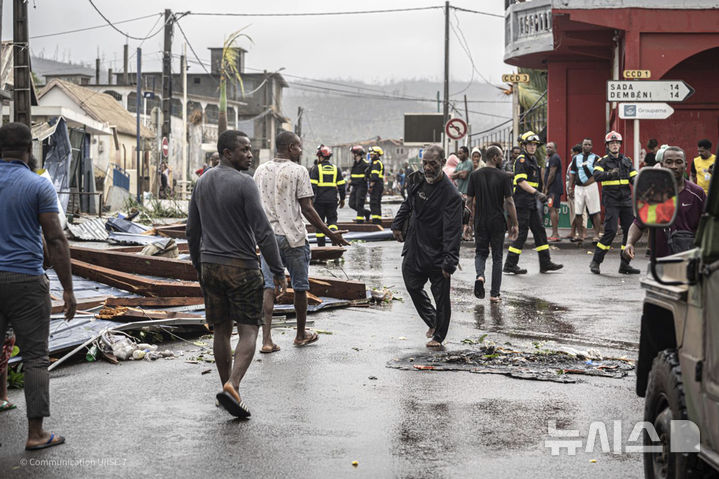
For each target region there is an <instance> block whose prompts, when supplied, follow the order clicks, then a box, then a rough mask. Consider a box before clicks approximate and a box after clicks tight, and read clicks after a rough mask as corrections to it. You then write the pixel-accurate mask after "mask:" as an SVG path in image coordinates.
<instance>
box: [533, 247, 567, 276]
mask: <svg viewBox="0 0 719 479" xmlns="http://www.w3.org/2000/svg"><path fill="white" fill-rule="evenodd" d="M562 268H564V265H563V264H557V263H552V259H551V258H550V256H549V250H544V251H540V252H539V272H540V273H549V272H550V271H558V270H560V269H562Z"/></svg>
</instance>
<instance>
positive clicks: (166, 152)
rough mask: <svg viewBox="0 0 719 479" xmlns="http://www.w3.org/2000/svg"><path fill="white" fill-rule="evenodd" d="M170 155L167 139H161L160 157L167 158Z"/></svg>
mask: <svg viewBox="0 0 719 479" xmlns="http://www.w3.org/2000/svg"><path fill="white" fill-rule="evenodd" d="M169 155H170V142H169V141H167V137H166V136H163V137H162V157H163V158H167V157H168V156H169Z"/></svg>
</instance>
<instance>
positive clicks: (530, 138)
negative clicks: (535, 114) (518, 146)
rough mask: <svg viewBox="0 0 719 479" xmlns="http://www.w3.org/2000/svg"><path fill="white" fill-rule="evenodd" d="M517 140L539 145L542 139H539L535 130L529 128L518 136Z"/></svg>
mask: <svg viewBox="0 0 719 479" xmlns="http://www.w3.org/2000/svg"><path fill="white" fill-rule="evenodd" d="M519 140H520V141H521V142H522V143H523V144H527V143H535V144H537V145H539V144H540V143H542V141H541V140H540V139H539V135H537V134H536V133H535V132H533V131H531V130H530V131H527V132H525V133H523V134H522V136H520V137H519Z"/></svg>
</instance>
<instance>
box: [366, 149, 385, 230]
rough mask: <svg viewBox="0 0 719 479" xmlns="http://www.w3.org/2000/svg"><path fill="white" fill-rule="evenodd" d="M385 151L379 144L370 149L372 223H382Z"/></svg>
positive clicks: (368, 169) (368, 176)
mask: <svg viewBox="0 0 719 479" xmlns="http://www.w3.org/2000/svg"><path fill="white" fill-rule="evenodd" d="M382 155H384V151H383V150H382V148H380V147H379V146H373V147H371V148H370V149H369V157H370V164H369V167H368V168H367V171H366V176H367V180H368V181H369V209H370V214H371V216H372V223H376V224H379V225H381V224H382V193H383V192H384V164H383V163H382V160H381V159H380V158H381V157H382Z"/></svg>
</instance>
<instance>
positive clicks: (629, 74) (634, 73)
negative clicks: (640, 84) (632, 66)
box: [622, 70, 652, 80]
mask: <svg viewBox="0 0 719 479" xmlns="http://www.w3.org/2000/svg"><path fill="white" fill-rule="evenodd" d="M622 76H623V77H624V78H626V79H627V80H638V79H642V78H651V77H652V71H651V70H624V73H623V74H622Z"/></svg>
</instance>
